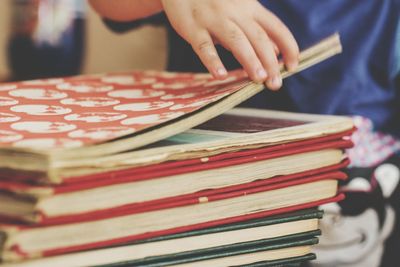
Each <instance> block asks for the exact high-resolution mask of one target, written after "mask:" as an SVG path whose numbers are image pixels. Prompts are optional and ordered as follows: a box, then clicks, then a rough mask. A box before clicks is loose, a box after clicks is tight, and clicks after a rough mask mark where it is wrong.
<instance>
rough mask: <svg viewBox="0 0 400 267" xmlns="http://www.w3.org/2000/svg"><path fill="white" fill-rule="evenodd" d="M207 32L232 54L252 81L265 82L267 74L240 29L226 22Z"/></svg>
mask: <svg viewBox="0 0 400 267" xmlns="http://www.w3.org/2000/svg"><path fill="white" fill-rule="evenodd" d="M209 30H210V31H211V33H212V34H213V36H215V37H216V38H217V39H218V41H219V42H220V43H221V44H222V45H223V46H224V47H225V48H227V49H228V50H230V51H231V52H232V54H233V55H234V56H235V58H236V59H237V60H238V61H239V63H240V64H241V65H242V66H243V68H244V69H245V71H246V72H247V74H248V75H249V76H250V78H251V79H252V80H254V81H256V82H264V81H265V80H266V78H267V76H268V75H267V72H266V70H265V69H264V66H263V65H262V64H261V62H260V60H259V58H258V56H257V54H256V52H255V51H254V48H253V46H252V45H251V43H250V41H249V39H248V37H247V36H246V35H245V34H244V33H243V31H242V29H240V28H239V27H238V26H237V25H236V24H235V23H233V22H232V21H227V22H225V23H223V24H222V25H220V26H219V27H214V28H213V29H209Z"/></svg>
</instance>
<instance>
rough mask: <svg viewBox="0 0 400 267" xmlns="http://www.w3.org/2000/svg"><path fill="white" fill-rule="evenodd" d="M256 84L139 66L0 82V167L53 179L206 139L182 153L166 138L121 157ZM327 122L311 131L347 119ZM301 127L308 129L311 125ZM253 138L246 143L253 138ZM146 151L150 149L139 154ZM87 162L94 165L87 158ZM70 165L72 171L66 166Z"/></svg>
mask: <svg viewBox="0 0 400 267" xmlns="http://www.w3.org/2000/svg"><path fill="white" fill-rule="evenodd" d="M340 49H341V48H340V41H339V38H338V36H337V35H335V36H333V37H331V38H328V39H327V40H325V41H323V42H321V43H320V44H318V45H316V46H314V47H311V48H310V49H307V50H305V51H303V52H302V53H301V54H300V66H299V68H298V69H297V71H300V70H302V69H304V68H306V67H309V66H311V65H313V64H316V63H318V62H319V61H321V60H324V59H326V58H328V57H330V56H332V55H334V54H336V53H339V52H340ZM282 74H283V76H285V77H286V76H288V75H291V74H292V73H289V72H287V71H285V70H284V69H282ZM260 90H263V86H262V85H261V84H255V83H253V82H251V81H249V79H248V78H247V77H246V75H245V74H244V72H243V71H240V70H238V71H233V72H231V73H230V74H229V77H228V78H227V79H225V80H223V81H219V80H215V79H213V78H212V77H211V76H210V75H207V74H190V73H166V72H154V71H142V72H129V73H113V74H102V75H85V76H77V77H66V78H58V79H47V80H35V81H25V82H18V83H6V84H2V85H0V107H1V109H0V122H1V123H2V128H1V131H0V168H4V169H14V170H19V171H22V170H24V171H28V172H34V173H37V174H36V176H35V175H34V173H30V174H29V176H30V177H31V178H32V179H33V178H35V177H36V178H37V179H41V180H42V181H45V182H50V183H60V182H63V180H64V178H65V177H66V178H68V177H71V176H79V175H85V174H90V173H91V172H104V171H107V170H113V169H118V168H123V167H126V165H129V166H134V165H135V164H139V165H149V164H153V163H154V162H162V161H165V160H168V159H169V158H168V157H172V159H182V158H184V159H187V158H190V156H191V155H192V156H193V154H194V153H195V152H196V151H199V150H203V151H204V149H206V148H207V147H208V146H209V145H210V144H206V145H204V144H203V145H201V144H192V145H190V146H188V147H186V148H183V149H185V150H186V153H185V151H183V152H181V153H179V151H180V150H179V149H182V147H176V146H166V148H165V150H164V151H163V150H160V149H158V151H159V152H157V153H156V154H157V155H158V156H159V157H161V158H158V159H157V158H154V156H155V155H154V150H150V152H149V151H146V152H143V153H141V152H137V151H136V153H137V154H136V155H138V153H140V154H142V155H143V156H141V157H140V158H141V159H139V162H135V161H133V162H132V163H127V162H124V161H123V160H125V161H129V160H130V159H132V155H131V154H130V152H129V151H132V150H134V149H138V148H139V147H143V146H145V145H148V144H152V143H154V142H156V141H160V140H162V139H165V138H167V137H170V136H173V135H175V134H177V133H181V132H183V131H185V130H187V129H189V128H193V127H194V126H197V125H199V124H201V123H203V122H205V121H208V120H210V119H211V118H213V117H216V116H218V115H220V114H222V113H223V112H225V111H227V110H229V109H231V108H233V107H234V106H236V105H238V104H239V103H241V102H243V101H244V100H246V99H248V98H249V97H251V96H253V95H255V94H256V93H257V92H259V91H260ZM248 115H249V114H247V117H248ZM331 122H332V124H331V125H330V126H327V127H323V125H324V123H322V124H321V132H319V133H316V134H314V136H321V135H324V134H327V133H332V132H339V131H340V130H347V129H348V128H349V122H345V121H343V120H341V121H335V123H336V124H337V125H336V126H333V124H335V123H333V121H331ZM313 126H314V127H315V126H316V125H313ZM294 127H296V126H294ZM311 127H312V126H311ZM332 127H333V128H332ZM336 127H337V128H336ZM317 128H319V127H317ZM308 129H309V131H308V133H309V135H310V133H311V132H312V131H310V128H308ZM293 131H294V132H292V134H295V133H297V135H294V136H295V137H293V138H300V139H301V138H305V137H307V134H305V133H303V132H302V130H299V132H297V128H294V129H293ZM305 131H306V130H305ZM272 132H273V131H272ZM287 134H288V132H287ZM270 137H275V138H272V139H270V140H271V141H270V142H271V143H270V144H273V142H276V143H282V142H288V141H290V140H288V139H287V138H286V137H287V135H286V136H284V137H283V138H279V137H280V136H279V131H278V132H273V133H271V136H270ZM309 137H310V136H309ZM249 138H250V139H254V138H255V137H253V136H251V137H249ZM289 139H290V137H289ZM240 140H242V138H241V137H238V136H236V138H234V140H232V141H231V140H229V141H228V140H225V141H226V142H224V140H221V142H220V145H221V147H218V146H217V143H215V144H213V145H214V149H217V147H218V149H220V150H223V149H224V148H226V147H232V146H240V145H243V143H242V142H241V141H240ZM291 140H293V139H291ZM247 141H251V140H247ZM254 142H256V140H253V143H251V142H250V143H249V145H255V144H256V143H259V140H258V141H257V142H256V143H254ZM259 145H260V144H259ZM177 149H178V151H177ZM132 153H134V152H132ZM146 153H150V154H147V157H144V155H146ZM151 153H153V154H151ZM214 153H218V150H215V151H214ZM163 154H164V158H162V155H163ZM133 157H134V155H133ZM151 157H153V158H151ZM165 157H166V158H165ZM93 162H96V163H97V165H96V166H92V165H91V163H93ZM107 162H109V164H107ZM76 165H78V166H79V168H78V171H77V172H76V173H73V172H72V173H71V172H68V170H69V171H71V169H76V167H77V166H76ZM88 165H89V166H88ZM102 165H105V166H102ZM107 165H109V166H107ZM110 165H111V166H110ZM65 169H67V170H65ZM64 170H65V171H64Z"/></svg>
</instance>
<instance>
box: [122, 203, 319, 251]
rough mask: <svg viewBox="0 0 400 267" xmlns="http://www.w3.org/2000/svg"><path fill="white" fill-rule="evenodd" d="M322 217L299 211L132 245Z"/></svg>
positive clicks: (315, 211)
mask: <svg viewBox="0 0 400 267" xmlns="http://www.w3.org/2000/svg"><path fill="white" fill-rule="evenodd" d="M322 216H323V211H321V210H318V209H307V210H301V211H296V212H291V213H286V214H280V215H276V216H269V217H265V218H261V219H256V220H249V221H244V222H240V223H233V224H225V225H221V226H217V227H211V228H206V229H201V230H194V231H189V232H183V233H178V234H172V235H166V236H160V237H154V238H149V239H145V240H141V241H137V242H134V243H133V244H142V243H149V242H157V241H164V240H170V239H177V238H184V237H190V236H197V235H205V234H213V233H220V232H225V231H233V230H241V229H247V228H253V227H261V226H267V225H273V224H279V223H286V222H293V221H300V220H308V219H315V218H317V219H321V218H322ZM125 245H126V244H125Z"/></svg>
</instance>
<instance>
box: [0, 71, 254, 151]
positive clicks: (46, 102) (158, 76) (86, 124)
mask: <svg viewBox="0 0 400 267" xmlns="http://www.w3.org/2000/svg"><path fill="white" fill-rule="evenodd" d="M246 81H247V79H246V76H245V74H244V72H242V71H234V72H231V73H230V74H229V77H228V78H227V79H225V80H224V81H219V80H215V79H213V78H212V77H211V76H210V75H208V74H191V73H167V72H157V71H143V72H140V71H136V72H130V73H114V74H102V75H83V76H76V77H67V78H56V79H44V80H33V81H25V82H18V83H6V84H0V147H1V146H3V147H23V148H34V149H49V148H73V147H81V146H84V145H90V144H95V143H100V142H104V141H107V140H110V139H114V138H117V137H121V136H124V135H128V134H133V133H137V132H140V131H143V130H145V129H148V128H150V127H152V126H155V125H159V124H161V123H164V122H167V121H170V120H173V119H176V118H179V117H181V116H183V115H185V114H188V113H190V112H193V111H196V110H198V109H200V108H203V107H204V106H206V105H208V104H210V103H213V102H215V101H217V100H219V99H221V98H223V97H225V96H227V95H229V94H232V93H234V92H236V91H238V90H239V89H241V88H242V87H243V86H244V85H245V84H246Z"/></svg>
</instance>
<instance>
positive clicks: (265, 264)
mask: <svg viewBox="0 0 400 267" xmlns="http://www.w3.org/2000/svg"><path fill="white" fill-rule="evenodd" d="M316 258H317V257H316V256H315V254H314V253H310V254H307V255H304V256H300V257H293V258H287V259H281V260H274V261H259V262H255V263H251V264H246V265H237V266H236V267H269V266H273V267H298V266H300V265H301V263H303V262H306V261H311V260H315V259H316Z"/></svg>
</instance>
